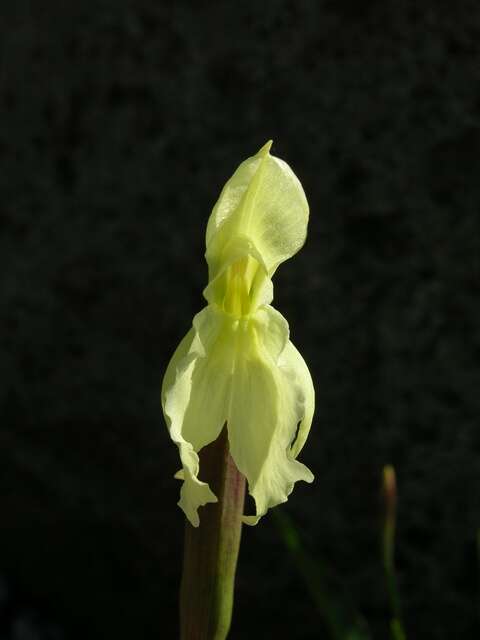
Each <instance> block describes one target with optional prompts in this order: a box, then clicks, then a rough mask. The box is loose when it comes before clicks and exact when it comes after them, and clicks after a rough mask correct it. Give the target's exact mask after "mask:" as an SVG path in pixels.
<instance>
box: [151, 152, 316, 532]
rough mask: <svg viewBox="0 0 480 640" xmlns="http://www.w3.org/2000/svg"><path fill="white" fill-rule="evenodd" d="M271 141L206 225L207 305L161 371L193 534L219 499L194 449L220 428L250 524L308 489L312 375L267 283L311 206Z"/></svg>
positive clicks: (299, 241) (246, 165) (289, 252)
mask: <svg viewBox="0 0 480 640" xmlns="http://www.w3.org/2000/svg"><path fill="white" fill-rule="evenodd" d="M271 144H272V143H271V141H270V142H267V144H265V145H264V146H263V147H262V148H261V149H260V151H258V153H257V154H255V155H254V156H252V157H251V158H248V159H247V160H245V161H244V162H242V163H241V164H240V166H239V167H238V168H237V170H236V171H235V172H234V174H233V175H232V177H231V178H230V179H229V180H228V181H227V183H226V184H225V186H224V188H223V189H222V192H221V194H220V197H219V199H218V201H217V203H216V204H215V206H214V208H213V211H212V214H211V216H210V218H209V221H208V225H207V232H206V254H205V257H206V260H207V263H208V269H209V282H208V285H207V287H206V288H205V290H204V297H205V299H206V301H207V303H208V304H207V306H206V307H205V308H204V309H203V310H202V311H200V313H198V314H197V315H196V316H195V318H194V320H193V326H192V328H191V329H190V331H189V332H188V333H187V335H186V336H185V338H184V339H183V340H182V341H181V343H180V345H179V346H178V348H177V350H176V351H175V353H174V355H173V357H172V359H171V361H170V363H169V365H168V367H167V371H166V373H165V377H164V381H163V386H162V406H163V411H164V415H165V420H166V423H167V427H168V429H169V432H170V436H171V438H172V440H173V441H174V442H175V444H176V445H177V446H178V448H179V453H180V459H181V462H182V469H181V471H180V472H178V473H177V474H176V477H178V478H180V479H181V480H183V484H182V487H181V490H180V501H179V506H180V507H181V508H182V509H183V511H184V512H185V515H186V517H187V518H188V520H189V521H190V522H191V524H192V525H194V526H198V524H199V515H198V509H199V507H200V506H202V505H204V504H207V503H208V502H215V501H216V500H217V498H216V496H215V495H214V494H213V492H212V491H211V489H210V488H209V486H208V484H206V483H205V482H202V481H201V480H200V477H201V475H202V470H201V467H200V463H199V457H198V453H199V451H200V450H201V449H202V448H203V447H204V446H206V445H207V444H209V443H210V442H213V441H214V440H216V438H217V437H218V436H219V434H220V432H221V430H222V428H223V427H224V425H225V424H226V428H227V431H228V440H229V447H230V454H231V456H232V458H233V460H234V462H235V464H236V466H237V468H238V470H239V471H240V473H242V474H243V475H244V476H245V477H246V479H247V482H248V490H249V493H250V495H251V496H252V497H253V499H254V501H255V507H256V513H255V515H248V516H244V518H243V520H244V522H246V523H247V524H256V523H257V522H258V520H259V518H260V517H261V516H262V515H264V514H265V513H266V512H267V510H268V509H269V508H271V507H273V506H275V505H277V504H280V503H282V502H285V501H286V500H287V498H288V496H289V495H290V493H291V491H292V489H293V486H294V484H295V482H297V481H298V480H304V481H306V482H312V481H313V475H312V473H311V471H310V470H309V469H308V468H307V467H306V466H305V465H303V464H302V463H300V462H299V461H298V460H297V456H298V454H299V453H300V451H301V449H302V447H303V445H304V443H305V440H306V438H307V436H308V432H309V430H310V426H311V423H312V417H313V411H314V402H315V398H314V395H315V394H314V388H313V383H312V379H311V376H310V372H309V370H308V367H307V365H306V364H305V361H304V360H303V358H302V356H301V355H300V353H299V352H298V351H297V349H296V348H295V347H294V345H293V344H292V342H291V341H290V336H289V327H288V323H287V321H286V320H285V318H283V316H282V315H281V314H280V313H279V312H278V311H277V310H276V309H274V308H273V307H272V306H271V304H270V303H271V302H272V300H273V284H272V280H271V278H272V276H273V274H274V273H275V271H276V269H277V268H278V266H279V265H280V264H281V263H282V262H284V261H285V260H287V259H288V258H290V257H292V256H293V255H294V254H295V253H296V252H297V251H298V250H299V249H300V248H301V247H302V245H303V243H304V242H305V238H306V233H307V224H308V216H309V211H308V204H307V200H306V197H305V194H304V192H303V189H302V186H301V184H300V182H299V180H298V179H297V177H296V176H295V175H294V173H293V172H292V170H291V169H290V167H289V166H288V165H287V164H286V163H285V162H284V161H283V160H280V159H279V158H276V157H275V156H271V155H270V147H271Z"/></svg>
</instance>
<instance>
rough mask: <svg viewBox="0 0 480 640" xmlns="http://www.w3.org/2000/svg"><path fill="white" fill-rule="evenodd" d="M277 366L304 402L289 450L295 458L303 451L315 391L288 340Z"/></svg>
mask: <svg viewBox="0 0 480 640" xmlns="http://www.w3.org/2000/svg"><path fill="white" fill-rule="evenodd" d="M278 364H279V367H280V368H281V369H282V370H283V371H285V372H287V371H288V372H289V375H290V379H291V383H292V384H293V385H295V386H296V387H297V389H298V394H299V396H300V397H302V398H303V402H304V404H303V410H302V413H303V418H302V420H301V422H300V423H299V425H298V429H297V433H296V435H295V439H294V442H293V444H292V446H291V449H290V455H291V456H292V457H293V458H296V457H297V456H298V454H299V453H300V451H301V450H302V449H303V445H304V444H305V441H306V439H307V437H308V434H309V432H310V427H311V426H312V420H313V412H314V410H315V389H314V387H313V382H312V376H311V375H310V371H309V370H308V367H307V364H306V362H305V360H304V359H303V358H302V356H301V355H300V352H299V351H298V350H297V349H296V347H295V345H294V344H293V343H292V342H290V340H289V341H288V342H287V344H286V345H285V349H284V351H283V352H282V354H281V356H280V359H279V363H278Z"/></svg>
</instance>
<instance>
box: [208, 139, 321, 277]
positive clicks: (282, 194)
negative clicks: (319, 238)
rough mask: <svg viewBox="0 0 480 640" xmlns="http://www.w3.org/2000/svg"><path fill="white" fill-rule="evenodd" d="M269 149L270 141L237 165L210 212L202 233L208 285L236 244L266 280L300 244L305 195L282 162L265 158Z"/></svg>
mask: <svg viewBox="0 0 480 640" xmlns="http://www.w3.org/2000/svg"><path fill="white" fill-rule="evenodd" d="M270 147H271V141H270V142H268V143H267V144H266V145H264V146H263V147H262V148H261V149H260V151H259V152H258V153H257V154H256V155H254V156H253V157H251V158H248V159H247V160H245V161H244V162H242V164H241V165H240V166H239V167H238V169H237V170H236V171H235V173H234V174H233V176H232V177H231V178H230V179H229V180H228V182H227V183H226V185H225V186H224V188H223V190H222V192H221V194H220V197H219V199H218V201H217V203H216V204H215V206H214V208H213V211H212V214H211V216H210V219H209V221H208V226H207V234H206V245H207V251H206V258H207V262H208V265H209V280H210V282H211V281H212V280H213V279H214V278H216V277H217V275H218V274H219V272H220V271H221V269H222V267H223V266H224V264H225V262H226V261H228V259H229V256H230V254H231V253H232V251H233V252H235V251H237V249H236V248H237V247H238V246H239V244H240V245H241V246H243V248H244V250H247V251H248V252H249V255H251V256H252V257H254V258H255V259H256V260H257V261H259V262H260V263H261V265H262V267H263V269H264V270H265V272H266V273H267V275H268V276H271V275H272V274H273V272H274V271H275V269H276V268H277V267H278V265H279V264H280V263H281V262H283V261H284V260H287V259H288V258H290V257H291V256H293V255H294V254H295V253H296V252H297V251H298V250H299V249H300V248H301V247H302V245H303V243H304V242H305V237H306V233H307V223H308V203H307V199H306V197H305V193H304V191H303V188H302V185H301V184H300V182H299V180H298V179H297V177H296V176H295V174H294V173H293V171H292V170H291V169H290V167H289V166H288V165H287V164H286V162H284V161H283V160H280V159H279V158H276V157H275V156H271V155H270V153H269V150H270ZM248 247H250V248H248Z"/></svg>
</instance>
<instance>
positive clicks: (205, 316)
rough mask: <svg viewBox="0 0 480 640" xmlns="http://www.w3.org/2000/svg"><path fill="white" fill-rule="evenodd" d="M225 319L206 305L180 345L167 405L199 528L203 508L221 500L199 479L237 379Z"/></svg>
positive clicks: (167, 382) (185, 499)
mask: <svg viewBox="0 0 480 640" xmlns="http://www.w3.org/2000/svg"><path fill="white" fill-rule="evenodd" d="M224 322H225V318H224V316H223V315H221V314H219V313H217V312H216V311H215V310H214V309H212V308H211V307H206V308H205V309H203V311H201V312H200V313H199V314H197V316H195V318H194V321H193V328H192V329H191V330H190V331H189V333H188V334H187V335H186V336H185V338H184V339H183V340H182V342H181V343H180V345H179V347H178V348H177V350H176V352H175V353H174V355H173V357H172V360H171V361H170V364H169V366H168V368H167V371H166V373H165V378H164V382H163V388H162V404H163V410H164V414H165V419H166V422H167V426H168V429H169V431H170V436H171V438H172V440H173V441H174V442H175V443H176V444H177V446H178V448H179V452H180V459H181V461H182V471H181V472H180V473H179V474H177V476H176V477H179V478H180V479H182V480H183V481H184V483H183V485H182V489H181V498H180V502H179V506H180V507H181V508H182V509H183V511H184V512H185V515H186V516H187V518H188V519H189V520H190V522H191V523H192V524H193V525H194V526H198V523H199V519H198V514H197V509H198V507H199V506H201V505H204V504H206V503H207V502H216V500H217V499H216V497H215V495H214V494H213V493H212V491H211V490H210V488H209V487H208V485H207V484H206V483H204V482H201V481H200V480H199V479H198V474H199V458H198V455H197V453H198V451H200V449H201V448H202V447H204V446H205V445H207V444H209V443H210V442H213V441H214V440H216V438H217V437H218V436H219V434H220V431H221V430H222V427H223V425H224V424H225V421H226V416H227V400H228V392H229V388H230V381H231V346H230V344H229V341H228V336H227V339H226V332H225V331H224V330H223V325H224Z"/></svg>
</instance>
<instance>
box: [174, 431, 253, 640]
mask: <svg viewBox="0 0 480 640" xmlns="http://www.w3.org/2000/svg"><path fill="white" fill-rule="evenodd" d="M200 469H201V470H202V480H203V481H204V482H208V484H209V485H210V488H211V489H212V491H213V492H214V493H215V495H216V496H217V498H218V502H217V503H214V504H207V505H205V506H204V507H202V508H201V510H200V526H199V527H197V528H195V527H192V525H191V524H190V523H189V522H187V523H186V525H185V546H184V557H183V575H182V582H181V587H180V638H181V640H225V638H226V637H227V635H228V631H229V629H230V623H231V619H232V609H233V594H234V583H235V570H236V567H237V558H238V552H239V549H240V537H241V531H242V514H243V505H244V499H245V477H244V476H243V475H242V474H241V473H240V472H239V471H238V469H237V467H236V466H235V463H234V461H233V459H232V457H231V455H230V452H229V446H228V436H227V429H226V427H224V429H223V431H222V433H221V434H220V436H219V437H218V438H217V440H216V441H215V442H212V443H211V444H210V445H208V446H207V447H205V448H204V449H202V451H201V452H200Z"/></svg>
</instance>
